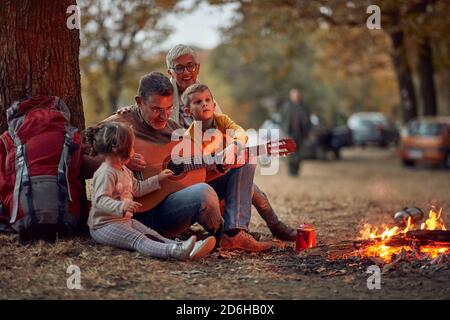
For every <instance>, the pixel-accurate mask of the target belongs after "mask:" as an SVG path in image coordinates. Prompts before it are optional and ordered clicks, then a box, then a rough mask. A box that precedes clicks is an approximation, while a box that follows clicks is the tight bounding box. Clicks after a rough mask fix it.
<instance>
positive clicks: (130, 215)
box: [125, 211, 133, 219]
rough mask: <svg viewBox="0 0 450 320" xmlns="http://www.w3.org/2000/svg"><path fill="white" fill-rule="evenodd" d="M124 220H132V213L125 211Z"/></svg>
mask: <svg viewBox="0 0 450 320" xmlns="http://www.w3.org/2000/svg"><path fill="white" fill-rule="evenodd" d="M125 218H130V219H131V218H133V212H131V211H127V212H125Z"/></svg>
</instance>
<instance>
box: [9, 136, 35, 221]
mask: <svg viewBox="0 0 450 320" xmlns="http://www.w3.org/2000/svg"><path fill="white" fill-rule="evenodd" d="M14 145H15V147H16V159H15V167H16V183H15V185H14V193H13V210H12V212H11V220H10V221H9V223H11V224H12V223H14V222H16V219H17V212H18V210H19V195H20V189H21V186H22V185H23V186H25V187H26V188H27V191H26V193H25V194H26V197H27V201H28V206H29V212H30V218H31V222H32V223H34V222H36V221H37V220H36V212H35V209H34V204H33V196H32V192H31V181H30V176H29V174H28V167H27V163H26V151H25V146H24V145H23V144H22V143H21V141H20V139H19V137H18V136H14Z"/></svg>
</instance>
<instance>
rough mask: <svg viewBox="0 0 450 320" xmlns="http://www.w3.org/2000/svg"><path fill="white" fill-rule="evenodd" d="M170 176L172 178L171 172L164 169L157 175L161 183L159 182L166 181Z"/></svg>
mask: <svg viewBox="0 0 450 320" xmlns="http://www.w3.org/2000/svg"><path fill="white" fill-rule="evenodd" d="M171 176H173V172H172V170H169V169H164V170H163V171H161V172H160V173H159V174H158V180H159V182H161V181H164V180H166V179H168V178H169V177H171Z"/></svg>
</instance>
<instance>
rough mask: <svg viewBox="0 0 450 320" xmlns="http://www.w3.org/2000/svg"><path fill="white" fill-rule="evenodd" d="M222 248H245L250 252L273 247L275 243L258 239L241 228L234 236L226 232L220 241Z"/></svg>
mask: <svg viewBox="0 0 450 320" xmlns="http://www.w3.org/2000/svg"><path fill="white" fill-rule="evenodd" d="M220 247H221V249H222V250H245V251H248V252H262V251H267V250H270V249H272V248H273V243H272V242H269V241H265V242H263V241H256V240H255V238H253V237H252V236H251V235H250V234H249V233H248V232H246V231H244V230H241V231H239V233H238V234H237V235H235V236H234V237H229V236H227V235H226V234H224V235H223V236H222V240H221V241H220Z"/></svg>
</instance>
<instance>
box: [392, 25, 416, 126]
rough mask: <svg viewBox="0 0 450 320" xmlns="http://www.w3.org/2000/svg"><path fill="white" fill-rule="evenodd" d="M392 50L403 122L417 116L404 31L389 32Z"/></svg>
mask: <svg viewBox="0 0 450 320" xmlns="http://www.w3.org/2000/svg"><path fill="white" fill-rule="evenodd" d="M389 36H390V37H391V40H392V44H393V47H394V50H393V52H392V55H391V58H392V62H393V64H394V67H395V72H396V74H397V81H398V86H399V91H400V99H401V109H402V119H403V123H406V122H408V121H409V120H411V119H412V118H415V117H417V100H416V93H415V90H414V84H413V80H412V72H411V68H410V66H409V64H408V56H407V52H406V47H405V42H404V33H403V31H401V30H396V31H392V32H390V33H389Z"/></svg>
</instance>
